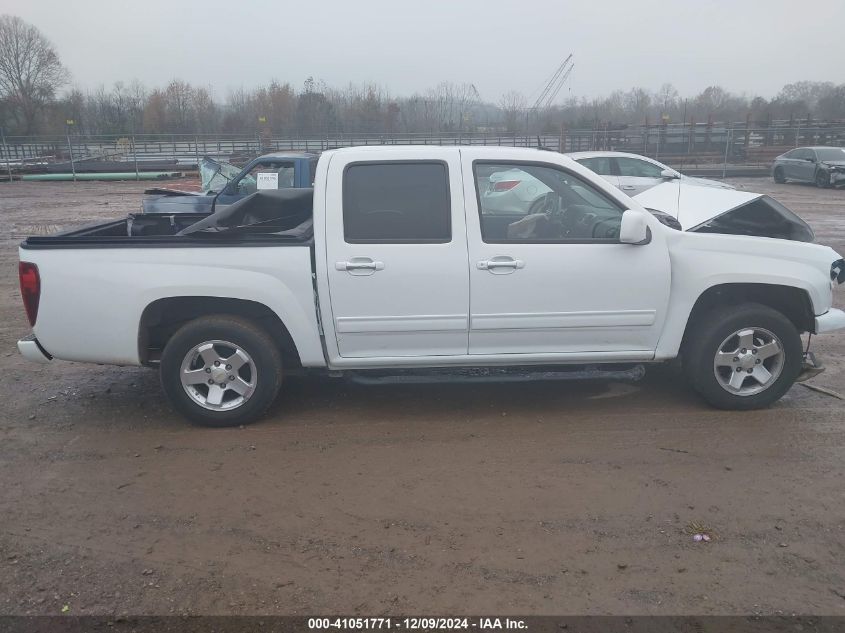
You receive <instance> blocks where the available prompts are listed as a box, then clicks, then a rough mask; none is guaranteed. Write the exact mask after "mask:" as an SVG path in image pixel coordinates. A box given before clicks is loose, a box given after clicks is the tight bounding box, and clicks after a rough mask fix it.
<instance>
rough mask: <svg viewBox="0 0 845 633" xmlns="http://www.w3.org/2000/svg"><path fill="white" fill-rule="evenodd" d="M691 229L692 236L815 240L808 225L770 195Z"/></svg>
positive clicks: (796, 240) (795, 240)
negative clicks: (741, 236)
mask: <svg viewBox="0 0 845 633" xmlns="http://www.w3.org/2000/svg"><path fill="white" fill-rule="evenodd" d="M688 230H689V231H690V232H691V233H722V234H725V235H750V236H754V237H773V238H776V239H780V240H792V241H793V242H813V241H815V239H816V236H815V234H814V233H813V229H811V228H810V225H809V224H807V223H806V222H805V221H804V220H802V219H801V218H799V217H798V216H797V215H795V213H793V212H792V211H790V210H789V209H787V208H786V207H785V206H783V205H782V204H781V203H780V202H778V201H777V200H775V199H774V198H770V197H769V196H760V197H759V198H757V199H756V200H752V201H750V202H746V203H745V204H742V205H740V206H738V207H736V208H735V209H731V210H729V211H725V212H724V213H722V214H721V215H719V216H716V217H715V218H713V219H712V220H708V221H707V222H702V223H701V224H699V225H698V226H694V227H692V228H690V229H688Z"/></svg>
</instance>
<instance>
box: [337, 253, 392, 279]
mask: <svg viewBox="0 0 845 633" xmlns="http://www.w3.org/2000/svg"><path fill="white" fill-rule="evenodd" d="M334 267H335V270H342V271H346V272H348V273H350V274H352V275H372V274H373V273H374V272H376V271H377V270H384V262H377V261H374V260H372V259H370V258H369V257H353V258H352V259H350V260H349V261H348V262H335V263H334Z"/></svg>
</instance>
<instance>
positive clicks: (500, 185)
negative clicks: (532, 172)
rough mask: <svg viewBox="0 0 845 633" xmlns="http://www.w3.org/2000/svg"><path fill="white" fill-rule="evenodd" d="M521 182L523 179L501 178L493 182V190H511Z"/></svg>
mask: <svg viewBox="0 0 845 633" xmlns="http://www.w3.org/2000/svg"><path fill="white" fill-rule="evenodd" d="M521 182H522V181H521V180H500V181H498V182H494V183H493V191H510V190H511V189H513V188H514V187H516V186H517V185H518V184H519V183H521Z"/></svg>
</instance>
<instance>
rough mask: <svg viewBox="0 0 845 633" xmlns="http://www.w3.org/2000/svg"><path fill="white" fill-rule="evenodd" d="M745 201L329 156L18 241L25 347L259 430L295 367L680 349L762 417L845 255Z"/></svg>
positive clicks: (498, 368) (536, 361)
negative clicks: (705, 208) (174, 203)
mask: <svg viewBox="0 0 845 633" xmlns="http://www.w3.org/2000/svg"><path fill="white" fill-rule="evenodd" d="M523 180H533V181H539V182H541V183H542V184H543V185H544V187H543V192H542V196H541V198H540V199H539V201H538V198H537V197H536V196H535V195H533V194H532V193H531V191H530V185H529V186H527V187H521V186H518V185H519V184H520V182H521V181H523ZM514 190H518V191H519V192H520V193H519V195H518V196H516V195H512V194H513V192H514ZM742 208H743V211H742V212H741V213H740V215H739V216H737V217H732V216H731V215H730V214H729V213H728V214H722V215H720V216H719V217H716V218H712V221H701V222H697V224H696V226H695V227H694V228H690V230H685V229H684V227H682V226H681V224H680V223H678V222H677V221H675V222H668V221H665V220H666V218H665V217H662V216H666V214H665V213H662V212H655V213H650V212H649V211H647V210H646V209H645V208H643V207H642V206H641V205H640V204H639V203H638V202H637V201H636V200H634V199H632V198H629V197H627V196H626V195H625V194H624V193H622V192H621V191H619V190H618V189H616V188H615V187H613V186H612V185H611V184H610V183H608V182H607V181H605V180H603V179H602V178H601V177H600V176H597V175H596V174H594V173H593V172H591V171H589V170H588V169H586V168H584V167H582V166H580V165H579V164H578V163H576V162H575V161H573V160H571V159H569V158H567V157H565V156H563V155H560V154H555V153H551V152H546V151H540V150H530V149H518V148H492V147H484V148H480V147H395V146H394V147H369V148H348V149H340V150H333V151H328V152H325V153H324V154H323V155H322V156H321V157H320V159H319V164H318V166H317V170H316V177H315V181H314V188H313V189H288V190H281V191H270V192H267V191H259V192H257V193H255V194H253V195H251V196H248V197H247V198H245V199H243V200H241V201H240V202H236V203H234V204H232V205H229V206H228V207H226V208H225V209H222V210H220V211H217V212H215V213H213V214H211V215H208V214H206V215H202V214H197V215H192V214H173V215H170V216H167V215H156V214H153V215H146V214H139V215H138V216H130V217H129V218H124V219H122V220H115V221H112V222H108V223H105V224H101V225H98V226H94V227H89V228H86V229H82V230H77V231H74V232H69V233H64V234H58V235H54V236H35V237H30V238H28V239H27V240H26V241H24V242H23V243H22V244H21V247H20V259H21V263H20V278H21V290H22V295H23V299H24V304H25V308H26V312H27V315H28V317H29V321H30V323H31V324H32V330H33V331H32V335H31V336H29V337H27V338H25V339H24V340H22V341H20V342H19V344H18V345H19V348H20V351H21V352H22V353H23V354H24V356H26V357H27V358H29V359H31V360H37V361H41V362H47V361H49V360H51V359H64V360H71V361H80V362H90V363H105V364H109V363H111V364H116V365H150V366H158V368H159V371H160V375H161V382H162V386H163V388H164V391H165V392H166V393H167V395H168V396H169V398H170V400H171V401H172V403H173V405H174V407H175V408H176V409H177V410H178V411H180V412H181V413H182V414H184V415H185V416H187V417H188V418H189V419H191V420H193V421H196V422H198V423H201V424H206V425H213V426H224V425H231V424H242V423H245V422H248V421H251V420H254V419H256V418H257V417H259V416H261V415H262V414H263V413H264V412H265V411H266V410H267V408H268V407H269V406H270V404H271V403H272V402H273V400H274V398H275V397H276V395H277V393H278V392H279V389H280V388H281V385H282V378H283V376H285V375H286V374H291V373H294V372H299V371H303V370H304V371H322V372H326V373H329V374H331V375H333V376H336V375H343V374H350V375H354V376H358V377H364V378H365V379H366V378H367V377H369V378H373V377H384V376H391V375H393V376H404V377H405V378H409V377H416V378H419V379H425V377H426V375H429V376H431V375H436V376H438V377H439V379H441V380H442V379H444V376H445V377H446V379H448V376H449V375H450V373H454V374H455V375H457V374H461V372H463V375H467V374H471V375H473V376H476V377H478V376H483V375H491V376H493V377H497V376H498V377H502V378H507V377H508V376H510V377H515V376H516V377H524V376H531V375H534V374H532V372H536V374H537V375H542V376H547V375H548V374H549V372H553V371H554V372H558V373H560V374H565V373H566V370H575V373H576V374H578V372H579V371H580V372H581V374H582V375H583V373H584V370H582V369H580V368H582V367H584V366H587V367H590V368H593V369H595V368H598V369H601V368H603V367H604V368H619V367H628V366H639V365H641V364H644V363H660V362H665V361H669V360H671V359H675V358H676V357H679V356H681V358H682V367H683V370H684V371H685V373H686V375H687V376H688V378H689V380H690V381H691V383H692V385H693V387H694V388H695V390H697V391H698V393H700V394H701V396H703V398H704V399H705V400H706V401H707V402H709V403H710V404H712V405H714V406H716V407H722V408H732V409H751V408H757V407H763V406H767V405H769V404H770V403H772V402H773V401H775V400H777V399H778V398H780V397H781V396H782V395H783V394H784V393H785V392H786V391H787V390H788V389H789V388H790V386H791V385H792V383H793V382H794V380H795V379H796V377H797V376H798V375H799V372H800V371H801V370H802V363H803V362H804V350H803V348H802V342H801V338H800V335H801V333H804V332H810V333H814V334H824V333H827V332H830V331H832V330H836V329H840V328H843V327H845V313H843V312H842V311H840V310H837V309H834V308H833V307H832V291H833V288H834V286H835V285H836V284H837V283H842V282H843V280H845V263H843V260H842V258H841V257H840V256H839V255H838V254H837V253H835V252H834V251H833V250H832V249H830V248H828V247H826V246H822V245H819V244H815V243H813V241H812V240H813V234H812V231H811V230H810V228H809V227H808V226H807V225H806V224H805V223H804V222H803V221H802V220H801V219H800V218H798V217H797V216H795V215H794V214H792V213H791V212H790V211H789V210H787V209H785V208H783V209H782V210H778V209H777V208H775V207H773V206H765V207H762V208H758V207H753V208H752V209H751V210H750V211H749V210H748V209H749V208H748V207H747V206H744V207H742ZM767 213H768V214H770V215H766V214H767ZM761 218H762V219H761ZM766 218H768V219H766ZM760 227H763V234H765V235H766V236H762V237H761V236H759V235H755V234H754V231H756V230H759V229H760ZM510 368H518V369H515V370H512V371H511V372H510V373H509V371H508V370H509V369H510ZM576 368H578V369H577V370H576ZM586 373H588V374H590V375H592V373H590V372H586Z"/></svg>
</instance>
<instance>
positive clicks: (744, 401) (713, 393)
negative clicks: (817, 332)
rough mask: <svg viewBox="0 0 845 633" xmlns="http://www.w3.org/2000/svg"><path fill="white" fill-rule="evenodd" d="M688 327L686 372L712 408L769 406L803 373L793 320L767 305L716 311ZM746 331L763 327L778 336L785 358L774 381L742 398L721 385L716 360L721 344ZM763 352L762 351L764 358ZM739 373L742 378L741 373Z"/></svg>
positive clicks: (724, 307)
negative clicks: (740, 331)
mask: <svg viewBox="0 0 845 633" xmlns="http://www.w3.org/2000/svg"><path fill="white" fill-rule="evenodd" d="M689 327H690V328H692V330H691V331H688V332H687V335H686V343H685V347H684V351H683V366H684V371H685V373H686V375H687V379H688V380H689V382H690V384H691V385H692V388H693V389H695V391H697V392H698V393H699V394H700V395H701V397H702V398H704V400H705V401H707V402H708V403H709V404H710V405H712V406H714V407H717V408H719V409H738V410H746V409H761V408H764V407H767V406H769V405H770V404H772V403H773V402H775V401H777V400H778V399H780V398H781V396H783V394H785V393H786V392H787V391H788V390H789V388H790V387H792V384H793V383H794V382H795V379H796V378H797V377H798V374H799V373H800V371H801V365H802V361H803V349H802V346H801V335H800V334H799V332H798V330H797V329H796V328H795V325H794V324H793V323H792V321H790V320H789V319H787V318H786V317H785V316H784V315H783V314H781V313H780V312H778V311H776V310H773V309H772V308H769V307H768V306H764V305H761V304H757V303H745V304H740V305H738V306H723V307H718V308H714V309H713V310H710V311H709V312H707V313H706V314H703V315H701V316H699V317H698V318H696V319H695V320H694V321H693V322H691V323H690V325H689ZM746 328H749V329H750V328H763V329H765V330H768V331H769V332H770V333H772V334H774V335H775V336H777V338H778V339H780V343H781V345H782V350H783V356H782V358H781V363H782V364H781V367H780V375H779V376H777V378H773V380H772V382H771V384H769V385H768V386H767V387H765V388H764V389H763V390H762V391H759V392H758V393H754V394H751V395H740V394H738V393H732V392H730V391H728V389H727V388H726V387H723V386H722V385H721V384H720V382H719V379H718V378H717V371H716V368H715V367H714V361H715V359H716V354H717V353H718V352H719V351H720V346H721V344H722V342H723V341H725V340H726V339H727V338H728V337H729V336H731V334H732V333H734V332H738V331H739V330H742V329H746ZM755 353H756V352H755ZM762 353H763V352H762V351H761V355H762ZM728 360H730V359H728ZM733 360H737V358H734V359H733ZM754 362H756V361H754ZM765 362H768V361H765ZM720 371H722V372H723V375H725V374H724V372H725V371H727V372H728V375H730V372H731V371H732V370H731V369H730V368H728V369H724V368H720ZM743 371H746V370H743ZM752 371H753V369H752ZM738 373H740V375H741V372H738ZM772 376H774V373H772ZM755 382H757V381H753V380H752V382H751V385H752V386H754V383H755Z"/></svg>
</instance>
